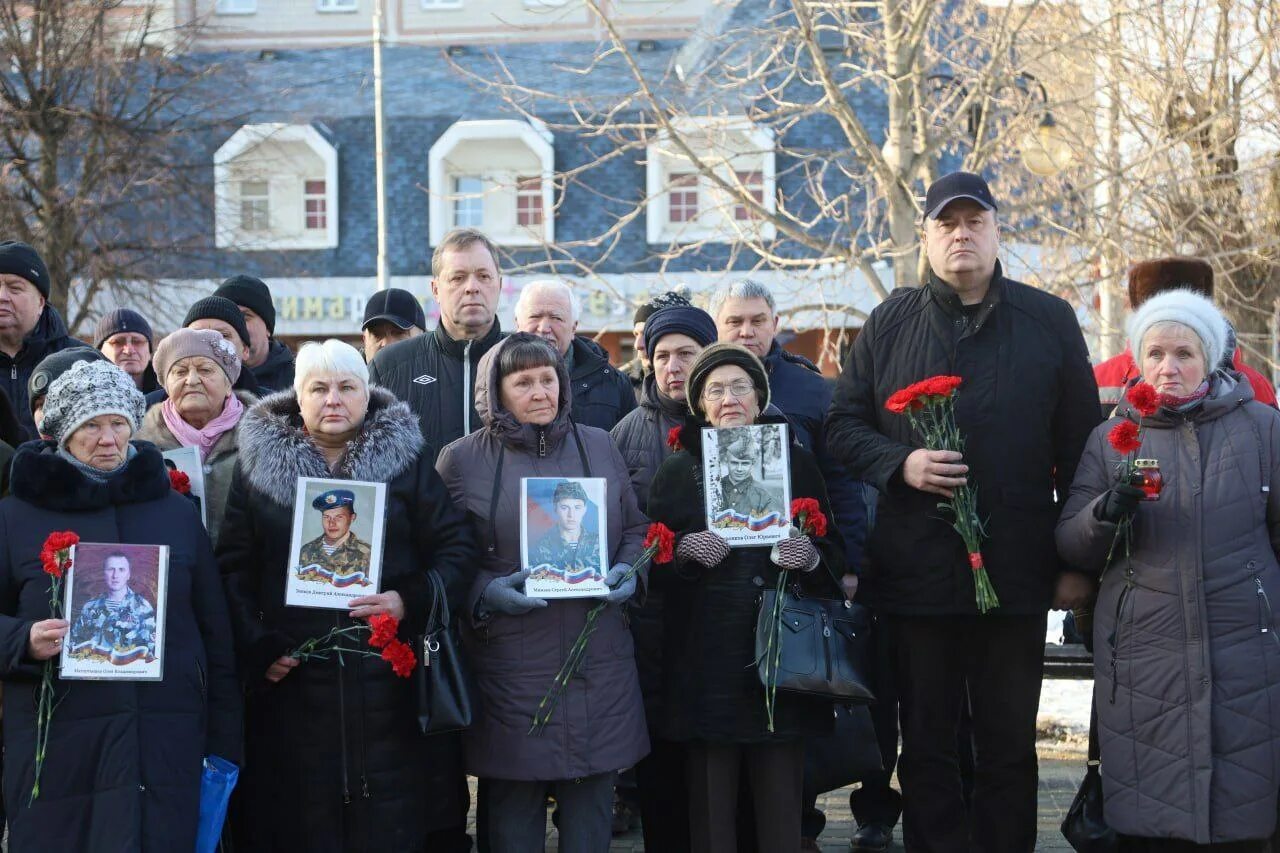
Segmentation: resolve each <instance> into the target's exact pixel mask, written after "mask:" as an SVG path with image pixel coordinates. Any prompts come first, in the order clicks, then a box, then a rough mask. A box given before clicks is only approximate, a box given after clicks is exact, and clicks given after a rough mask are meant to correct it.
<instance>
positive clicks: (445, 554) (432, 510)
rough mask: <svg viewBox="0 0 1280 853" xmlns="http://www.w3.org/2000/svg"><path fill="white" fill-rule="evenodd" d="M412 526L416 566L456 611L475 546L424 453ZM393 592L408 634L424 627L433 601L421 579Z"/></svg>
mask: <svg viewBox="0 0 1280 853" xmlns="http://www.w3.org/2000/svg"><path fill="white" fill-rule="evenodd" d="M425 452H426V453H430V451H429V450H428V451H425ZM413 528H414V531H415V534H416V536H417V547H418V554H419V556H420V557H421V559H422V565H424V566H427V567H429V569H430V570H431V571H433V572H435V573H436V574H437V575H438V576H439V577H440V580H442V581H443V582H444V590H445V597H446V598H447V599H448V606H449V612H450V613H451V614H452V613H458V612H460V611H461V609H462V607H463V606H464V605H465V601H466V596H467V591H468V590H469V589H470V586H471V579H472V577H473V576H474V575H475V567H476V566H477V565H478V564H479V561H480V550H479V549H478V548H477V547H476V542H475V536H474V534H473V533H472V531H471V525H470V524H469V523H468V522H467V518H466V516H465V515H464V514H463V512H462V511H461V510H460V509H458V508H457V506H455V505H454V502H453V498H452V496H451V495H450V494H449V491H448V490H447V489H446V488H445V484H444V480H442V479H441V478H440V475H439V474H437V473H436V470H435V468H433V467H432V466H431V465H429V464H427V462H426V461H425V458H424V460H423V461H422V462H420V463H419V473H418V492H417V500H416V501H415V503H414V522H413ZM398 591H399V592H400V595H401V597H403V598H404V600H405V625H406V627H407V628H408V629H409V631H410V633H413V634H418V633H421V632H422V631H423V630H425V628H426V627H427V626H426V624H425V620H426V618H427V614H428V613H429V612H430V609H431V606H432V604H433V603H434V602H433V601H432V599H431V589H430V586H429V585H428V583H427V580H426V578H425V577H424V576H421V575H415V576H414V577H413V578H412V580H411V582H410V583H407V584H405V585H403V586H401V587H400V588H398ZM411 600H412V602H413V604H412V605H411V603H410V602H411Z"/></svg>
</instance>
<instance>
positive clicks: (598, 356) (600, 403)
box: [569, 337, 636, 431]
mask: <svg viewBox="0 0 1280 853" xmlns="http://www.w3.org/2000/svg"><path fill="white" fill-rule="evenodd" d="M569 354H570V355H571V356H572V360H573V365H572V366H571V367H570V368H569V382H570V384H571V385H572V386H573V422H574V423H576V424H579V425H582V426H593V427H596V428H597V429H602V430H606V431H607V430H611V429H613V428H614V427H615V426H617V425H618V422H619V421H621V420H622V418H623V417H624V416H625V415H626V414H627V412H629V411H631V410H632V409H634V408H635V407H636V392H635V389H634V388H632V387H631V381H630V380H629V379H627V377H625V376H623V375H622V374H621V373H620V372H619V371H618V369H617V368H616V367H613V366H612V365H610V364H609V357H608V355H607V354H606V353H605V351H604V350H603V349H601V348H600V347H599V345H597V344H596V343H595V342H593V341H589V340H587V339H586V338H578V337H575V338H574V339H573V343H572V344H570V345H569Z"/></svg>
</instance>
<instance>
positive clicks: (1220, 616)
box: [1057, 290, 1280, 853]
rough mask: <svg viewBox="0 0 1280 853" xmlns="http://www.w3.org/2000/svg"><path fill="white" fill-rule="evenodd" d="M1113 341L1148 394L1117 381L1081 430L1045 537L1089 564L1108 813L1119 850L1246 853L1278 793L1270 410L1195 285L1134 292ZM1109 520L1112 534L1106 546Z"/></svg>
mask: <svg viewBox="0 0 1280 853" xmlns="http://www.w3.org/2000/svg"><path fill="white" fill-rule="evenodd" d="M1129 339H1130V346H1131V347H1132V350H1133V354H1134V358H1135V360H1136V361H1137V364H1138V367H1139V369H1140V371H1141V382H1144V383H1146V384H1147V385H1149V386H1151V389H1154V390H1153V391H1152V390H1150V389H1142V390H1145V391H1146V392H1147V397H1148V399H1147V400H1146V401H1144V400H1142V398H1141V396H1140V395H1139V394H1138V393H1135V392H1134V391H1132V390H1130V391H1129V393H1128V398H1127V399H1125V400H1122V401H1121V402H1120V405H1119V406H1118V408H1117V409H1116V415H1115V417H1113V418H1111V420H1110V421H1108V422H1107V423H1104V424H1102V425H1101V426H1100V427H1098V429H1097V430H1095V431H1094V433H1093V435H1092V436H1091V437H1090V439H1089V443H1088V444H1087V445H1086V447H1085V452H1084V456H1083V458H1082V459H1081V460H1080V467H1079V469H1078V470H1077V472H1076V478H1075V482H1074V483H1073V484H1072V487H1071V494H1070V496H1069V498H1068V499H1067V502H1066V506H1065V508H1064V510H1063V513H1062V518H1061V520H1060V522H1059V524H1058V531H1057V540H1058V549H1059V551H1060V553H1061V555H1062V556H1063V558H1064V559H1065V560H1066V561H1067V562H1068V563H1070V564H1071V565H1072V566H1073V567H1074V568H1076V569H1079V570H1080V571H1086V572H1091V573H1093V574H1095V575H1098V574H1101V576H1102V581H1101V589H1100V592H1099V596H1098V602H1097V606H1096V608H1095V615H1094V629H1093V636H1094V676H1095V677H1094V696H1095V701H1096V704H1097V710H1098V718H1097V733H1098V738H1099V743H1100V746H1101V759H1102V765H1101V770H1102V781H1103V792H1104V796H1105V803H1106V818H1107V823H1108V824H1110V825H1111V827H1112V828H1113V829H1115V830H1116V831H1117V832H1118V833H1120V836H1121V839H1120V840H1121V849H1122V850H1160V851H1182V850H1201V849H1212V850H1220V851H1228V850H1230V851H1233V853H1237V851H1239V853H1244V851H1253V850H1259V851H1260V850H1263V849H1266V844H1267V841H1266V839H1267V837H1268V836H1269V835H1270V834H1271V832H1272V830H1273V828H1274V825H1275V821H1276V795H1277V790H1278V789H1280V638H1278V637H1277V634H1276V628H1277V620H1276V615H1275V612H1274V611H1273V610H1272V606H1271V602H1272V601H1276V602H1277V604H1280V562H1278V561H1277V549H1278V548H1280V412H1277V411H1276V410H1275V409H1272V408H1270V407H1268V406H1265V405H1263V404H1262V403H1259V402H1256V401H1255V400H1254V395H1253V389H1252V388H1251V387H1250V385H1249V383H1248V382H1247V381H1244V380H1243V379H1242V377H1241V376H1240V374H1238V373H1235V372H1233V371H1230V370H1224V369H1215V368H1217V366H1218V365H1221V364H1222V363H1223V356H1224V354H1225V351H1226V347H1227V323H1226V320H1225V319H1224V318H1223V316H1222V315H1221V314H1220V313H1219V312H1218V310H1217V308H1215V307H1214V305H1213V303H1212V302H1210V301H1209V300H1208V299H1206V298H1204V297H1203V296H1201V295H1199V294H1197V293H1193V292H1191V291H1187V290H1175V291H1169V292H1166V293H1162V294H1160V295H1159V296H1155V297H1153V298H1152V299H1150V300H1148V301H1147V302H1145V303H1143V305H1142V306H1141V307H1140V308H1139V309H1138V310H1137V311H1136V312H1135V313H1134V315H1133V317H1132V319H1131V321H1130V326H1129ZM1136 384H1137V380H1135V382H1134V383H1132V384H1131V385H1130V388H1131V389H1132V388H1133V386H1134V385H1136ZM1143 408H1147V409H1148V411H1150V409H1152V408H1154V409H1155V411H1154V413H1150V414H1147V415H1146V416H1142V415H1141V414H1140V411H1141V410H1142V409H1143ZM1125 421H1128V422H1130V424H1132V425H1137V426H1140V428H1141V434H1140V436H1139V438H1140V445H1141V446H1140V447H1139V449H1138V450H1137V451H1136V453H1135V454H1134V457H1131V458H1141V459H1147V460H1154V461H1155V462H1156V463H1158V466H1159V473H1160V475H1161V477H1162V480H1163V485H1162V488H1161V490H1160V491H1159V493H1158V495H1157V496H1156V497H1155V498H1152V497H1151V496H1150V495H1148V494H1146V493H1144V491H1143V490H1141V489H1139V488H1137V487H1136V485H1135V484H1133V483H1131V482H1124V481H1122V480H1121V478H1122V476H1123V472H1124V471H1125V470H1127V469H1126V468H1125V466H1124V465H1123V464H1122V462H1123V459H1122V457H1121V455H1120V453H1118V452H1117V449H1116V448H1115V447H1114V446H1112V443H1111V442H1109V440H1108V438H1109V436H1110V435H1111V433H1112V430H1114V429H1116V428H1117V425H1120V424H1123V423H1124V422H1125ZM1126 429H1128V430H1129V431H1130V432H1133V431H1134V430H1133V426H1129V427H1126ZM1119 443H1120V444H1121V446H1122V447H1123V442H1119ZM1273 484H1274V485H1275V487H1274V488H1273ZM1125 522H1129V523H1131V525H1132V526H1131V528H1130V529H1131V537H1132V542H1131V544H1130V545H1129V546H1126V544H1125V543H1124V542H1123V541H1120V542H1119V543H1117V530H1118V529H1120V527H1121V526H1122V525H1123V524H1124V523H1125ZM1113 543H1115V548H1114V552H1112V548H1113ZM1109 553H1111V556H1110V560H1108V554H1109Z"/></svg>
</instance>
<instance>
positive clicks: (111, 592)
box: [69, 554, 156, 666]
mask: <svg viewBox="0 0 1280 853" xmlns="http://www.w3.org/2000/svg"><path fill="white" fill-rule="evenodd" d="M102 574H103V578H104V580H105V581H106V591H105V592H104V593H103V594H102V595H99V596H96V597H94V598H91V599H89V600H88V601H86V602H85V605H84V607H83V608H82V609H81V610H80V615H79V616H78V617H77V618H76V621H75V624H74V625H73V626H72V627H71V643H70V648H69V652H70V654H71V655H72V656H73V657H96V658H102V659H105V660H108V661H110V662H111V663H113V664H117V665H121V666H122V665H124V664H127V663H132V662H133V661H135V660H151V659H154V658H155V653H156V610H155V608H154V607H153V606H152V605H151V602H149V601H147V600H146V599H145V598H143V597H142V596H141V595H139V594H138V593H136V592H134V591H133V590H132V589H131V588H130V587H129V578H130V576H131V575H132V567H131V565H130V563H129V558H128V557H127V556H125V555H124V554H110V555H108V556H107V558H106V559H105V560H103V561H102Z"/></svg>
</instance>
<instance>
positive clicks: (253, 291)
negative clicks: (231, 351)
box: [213, 275, 276, 341]
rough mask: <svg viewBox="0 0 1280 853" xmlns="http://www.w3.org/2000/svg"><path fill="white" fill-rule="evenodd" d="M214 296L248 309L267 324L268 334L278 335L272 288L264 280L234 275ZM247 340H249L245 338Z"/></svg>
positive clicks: (219, 286)
mask: <svg viewBox="0 0 1280 853" xmlns="http://www.w3.org/2000/svg"><path fill="white" fill-rule="evenodd" d="M213 295H214V296H222V297H225V298H226V299H230V300H231V301H232V302H234V303H235V304H237V305H241V306H243V307H245V308H248V309H249V310H250V311H252V312H253V313H255V314H257V315H258V316H259V317H261V318H262V322H264V323H266V324H267V332H268V334H272V335H274V334H275V333H276V306H275V303H274V302H272V301H271V290H270V288H268V287H267V285H266V283H265V282H263V280H262V279H260V278H254V277H253V276H251V275H233V276H232V277H231V278H229V279H227V280H226V281H224V282H223V283H222V284H220V285H218V289H217V290H215V291H214V292H213ZM245 340H246V341H247V340H249V339H248V338H245Z"/></svg>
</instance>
